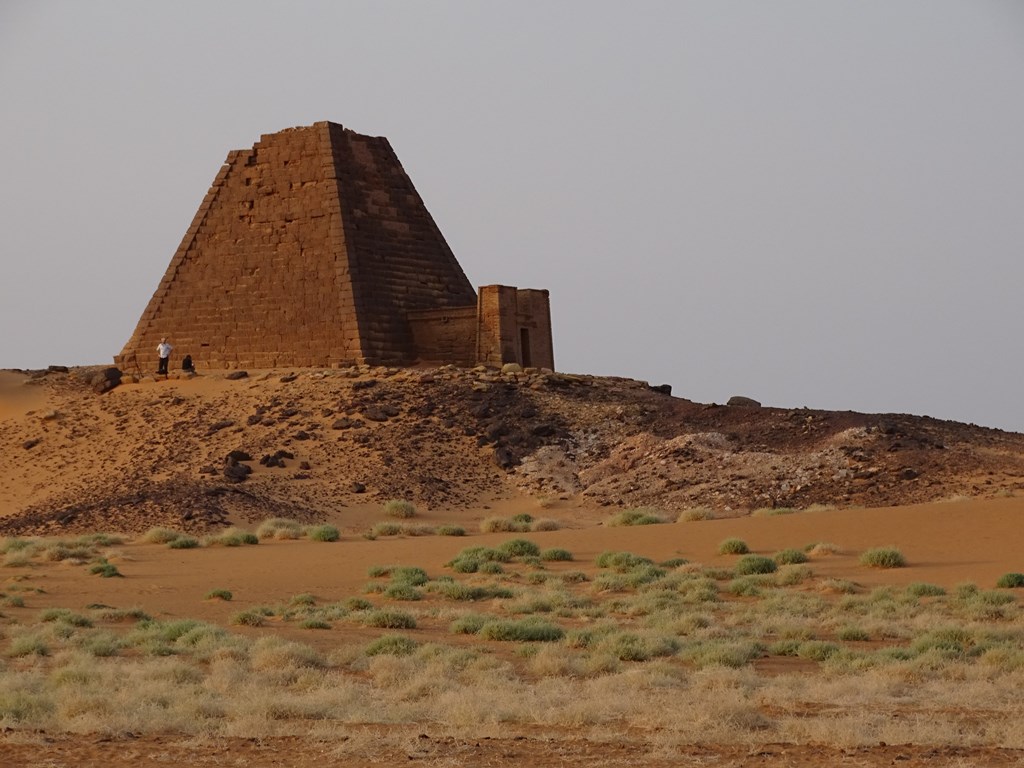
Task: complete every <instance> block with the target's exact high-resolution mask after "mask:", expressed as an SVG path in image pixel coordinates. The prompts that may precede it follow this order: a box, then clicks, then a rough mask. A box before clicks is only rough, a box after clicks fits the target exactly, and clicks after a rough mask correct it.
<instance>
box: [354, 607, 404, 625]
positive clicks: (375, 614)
mask: <svg viewBox="0 0 1024 768" xmlns="http://www.w3.org/2000/svg"><path fill="white" fill-rule="evenodd" d="M362 621H363V624H365V625H366V626H368V627H376V628H378V629H416V618H415V617H414V616H413V615H412V614H411V613H406V612H405V611H393V610H388V609H378V610H376V611H370V612H369V613H368V614H366V616H364V617H363V618H362Z"/></svg>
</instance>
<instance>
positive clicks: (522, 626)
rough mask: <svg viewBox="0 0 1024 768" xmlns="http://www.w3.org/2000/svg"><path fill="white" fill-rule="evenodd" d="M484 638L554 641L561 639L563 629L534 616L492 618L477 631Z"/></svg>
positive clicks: (509, 640)
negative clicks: (518, 618) (514, 618)
mask: <svg viewBox="0 0 1024 768" xmlns="http://www.w3.org/2000/svg"><path fill="white" fill-rule="evenodd" d="M478 634H479V635H480V637H482V638H484V639H485V640H502V641H507V642H554V641H555V640H561V639H562V637H563V636H564V635H565V631H564V630H563V629H562V628H561V627H559V626H558V625H557V624H552V623H551V622H549V621H544V620H543V619H536V618H532V617H530V618H526V619H521V620H518V621H517V620H513V619H493V620H491V621H488V622H487V623H486V624H484V625H483V626H482V627H481V628H480V631H479V632H478Z"/></svg>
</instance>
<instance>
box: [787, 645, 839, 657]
mask: <svg viewBox="0 0 1024 768" xmlns="http://www.w3.org/2000/svg"><path fill="white" fill-rule="evenodd" d="M838 652H839V646H838V645H836V644H835V643H830V642H828V641H825V640H805V641H804V642H802V643H800V645H799V646H798V647H797V649H796V655H797V656H799V657H800V658H801V659H810V660H811V661H825V660H826V659H828V658H830V657H831V656H833V655H835V654H836V653H838Z"/></svg>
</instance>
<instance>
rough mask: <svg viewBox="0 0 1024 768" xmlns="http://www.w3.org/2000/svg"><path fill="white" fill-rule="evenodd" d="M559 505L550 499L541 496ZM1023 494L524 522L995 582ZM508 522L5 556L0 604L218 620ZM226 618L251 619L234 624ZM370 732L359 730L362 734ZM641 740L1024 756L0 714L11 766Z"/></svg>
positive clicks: (897, 581) (422, 757) (941, 756)
mask: <svg viewBox="0 0 1024 768" xmlns="http://www.w3.org/2000/svg"><path fill="white" fill-rule="evenodd" d="M549 511H550V512H552V514H553V515H554V516H557V514H558V510H557V509H555V510H549ZM1022 515H1024V500H1021V499H1000V500H989V501H973V502H970V501H963V502H949V503H942V504H931V505H915V506H908V507H896V508H887V509H860V510H842V511H840V510H833V511H820V512H804V513H796V514H790V515H780V516H773V517H754V518H750V517H747V518H740V519H730V520H710V521H700V522H687V523H675V524H665V525H653V526H642V527H630V528H615V527H606V526H602V525H592V526H590V527H585V528H576V529H570V530H559V531H552V532H545V533H531V534H529V538H530V539H531V540H534V541H536V542H537V543H538V544H540V545H541V546H542V547H566V548H569V549H571V550H572V551H573V553H574V554H575V556H576V561H575V562H574V563H567V564H557V563H553V564H551V567H552V569H557V568H559V567H570V566H571V567H573V568H577V569H584V570H588V571H590V572H591V573H593V572H594V571H595V568H594V566H593V562H594V558H595V557H596V556H597V555H598V554H599V553H601V552H602V551H605V550H609V549H614V550H628V551H632V552H636V553H642V554H644V555H646V556H649V557H652V558H655V559H667V558H671V557H686V558H688V559H691V560H695V561H699V562H702V563H704V564H706V565H714V564H716V563H720V564H722V565H725V564H726V563H728V561H729V559H728V558H727V557H726V556H722V555H718V554H717V547H718V544H719V542H721V541H722V540H723V539H725V538H728V537H733V536H735V537H740V538H743V539H745V540H746V541H747V542H748V543H749V544H750V546H751V548H752V549H753V550H754V551H756V552H764V553H771V552H774V551H777V550H779V549H782V548H786V547H800V546H803V545H806V544H809V543H812V542H817V541H827V542H831V543H833V544H835V545H837V546H838V547H839V549H840V551H839V552H838V553H836V554H834V555H831V556H829V557H827V558H823V559H821V560H818V561H816V562H815V565H814V568H815V571H816V572H817V573H820V574H821V575H822V576H835V577H837V578H845V579H850V580H853V581H855V582H857V583H858V584H860V585H862V586H863V587H865V588H871V587H873V586H879V585H883V584H894V585H901V584H906V583H909V582H912V581H915V582H920V581H927V582H931V583H935V584H939V585H943V586H946V587H953V586H954V585H956V584H959V583H962V582H966V581H972V582H975V583H978V584H980V585H982V586H991V584H992V583H993V582H994V581H995V579H996V578H998V576H999V575H1001V574H1003V573H1006V572H1009V571H1020V570H1024V560H1022V558H1021V554H1020V541H1021V538H1020V521H1021V516H1022ZM508 538H509V534H486V535H485V534H476V535H472V536H470V537H465V538H452V537H439V536H433V537H413V538H384V539H378V540H375V541H368V540H365V539H362V538H359V537H353V536H347V537H345V538H344V539H343V540H342V541H340V542H336V543H331V544H323V543H315V542H310V541H306V540H289V541H274V540H269V541H264V542H262V543H261V544H260V545H259V546H256V547H239V548H203V549H196V550H184V551H183V550H171V549H168V548H166V547H163V546H159V545H154V544H146V543H141V542H128V543H126V544H124V545H122V546H120V547H118V548H117V551H116V553H115V554H114V555H113V556H112V557H111V561H112V562H116V563H117V565H118V568H119V569H120V570H121V572H122V573H123V574H124V576H125V578H123V579H106V580H100V579H96V578H95V577H92V576H89V575H87V572H86V570H85V569H84V568H82V567H81V566H73V565H70V564H64V563H60V564H53V565H50V566H46V567H38V566H35V567H31V568H24V569H22V568H11V569H5V571H6V572H5V573H4V574H3V575H4V576H5V577H6V579H7V581H8V582H11V581H14V580H17V579H19V578H22V577H29V578H30V582H31V584H32V585H33V586H36V587H40V588H41V589H42V590H43V592H42V593H39V594H36V595H33V596H31V597H29V598H28V599H27V601H26V603H27V604H26V605H25V606H24V607H23V608H5V609H4V610H5V612H7V613H8V614H9V615H11V616H12V617H15V618H17V617H18V616H20V615H22V614H24V616H25V618H26V619H28V618H29V617H31V616H33V615H35V614H36V613H37V612H38V611H39V610H40V609H42V608H46V607H69V608H72V609H80V608H82V607H84V606H87V605H89V604H92V603H97V602H102V603H105V604H109V605H117V606H138V607H141V608H142V609H144V610H146V611H147V612H149V613H151V614H152V615H154V616H157V617H160V618H173V617H190V618H197V619H202V620H205V621H209V622H214V623H219V624H223V625H228V624H229V616H230V615H231V614H232V613H235V612H237V611H238V610H241V609H244V608H246V607H249V606H254V605H259V604H270V603H275V602H279V601H287V599H288V598H289V597H290V596H293V595H295V594H300V593H312V594H314V595H316V596H317V598H318V599H322V600H325V601H329V600H340V599H343V598H344V597H345V596H348V595H352V594H358V593H360V590H361V589H362V587H363V586H364V585H365V584H366V583H367V580H368V579H367V569H368V568H369V567H370V566H372V565H380V564H405V565H419V566H421V567H423V568H425V569H426V570H427V571H428V572H431V573H435V574H440V573H442V572H444V568H443V564H444V563H445V562H446V561H447V560H448V559H450V558H451V557H452V556H453V555H454V554H455V553H456V552H458V551H459V550H460V549H462V548H464V547H466V546H469V545H494V544H497V543H499V542H500V541H504V540H507V539H508ZM878 545H894V546H897V547H899V548H900V549H902V551H903V552H904V553H905V554H906V556H907V558H908V561H909V567H907V568H904V569H897V570H885V571H880V570H874V569H869V568H865V567H864V566H861V565H859V563H858V561H857V558H858V555H859V553H860V552H861V551H862V550H864V549H866V548H869V547H873V546H878ZM212 587H218V588H226V589H230V590H231V591H232V592H233V593H234V599H233V600H232V601H231V602H230V603H223V602H220V601H211V600H206V599H204V596H205V594H206V593H207V592H208V591H209V590H210V589H211V588H212ZM275 630H276V631H279V632H281V633H282V634H284V635H285V636H291V637H292V638H293V639H299V640H302V642H305V643H309V644H313V645H317V646H319V647H320V648H321V649H324V650H328V649H329V648H330V647H331V646H332V645H333V644H336V643H339V642H350V641H352V640H369V639H370V638H371V637H372V636H373V634H374V632H373V631H372V630H368V629H365V628H362V627H336V628H335V630H332V631H331V632H321V633H313V634H312V636H311V633H309V632H308V631H306V632H303V631H301V630H299V629H292V628H290V627H285V626H281V627H279V628H275ZM233 631H238V632H243V633H258V632H261V631H263V630H257V629H248V628H240V627H233ZM432 635H433V636H436V639H439V640H442V639H443V640H444V641H445V642H449V643H451V642H453V639H452V636H451V635H447V634H446V633H445V629H444V628H443V627H442V626H440V625H439V626H431V625H429V623H428V624H425V625H424V626H422V627H421V628H420V629H418V630H417V637H422V638H426V639H429V638H430V637H431V636H432ZM368 745H369V746H368ZM638 756H642V758H643V759H642V762H643V763H644V764H645V765H649V766H655V767H657V766H690V765H692V766H767V765H788V766H820V765H837V766H866V765H892V764H900V765H906V766H925V765H927V766H974V765H985V766H1004V765H1005V766H1010V765H1021V764H1024V751H1018V750H999V749H992V748H966V747H965V748H952V747H941V748H933V747H926V746H921V745H875V746H866V747H857V748H846V749H844V748H838V747H833V746H816V745H807V744H805V745H793V744H773V743H766V744H761V745H756V746H753V747H751V746H748V745H728V744H725V745H720V744H712V745H701V744H696V745H688V746H678V745H676V746H672V747H671V748H664V749H662V748H658V747H656V746H652V742H651V734H649V733H633V732H631V731H629V730H622V731H616V730H615V729H613V728H608V729H606V730H605V732H604V733H598V734H594V733H589V732H588V733H582V732H577V731H574V730H559V729H530V728H523V727H519V726H516V727H515V731H514V732H513V733H507V732H502V731H501V730H495V731H494V732H492V733H478V734H473V735H470V736H467V735H466V734H465V733H457V732H450V731H448V730H446V729H445V728H443V727H439V726H438V725H436V724H434V725H429V724H423V725H404V726H401V725H396V726H393V727H390V728H385V727H383V726H373V725H367V726H362V727H360V726H351V725H348V726H339V730H338V732H337V737H336V738H332V739H331V740H330V741H329V742H326V741H317V740H307V739H301V738H292V737H287V738H273V739H262V740H261V739H195V738H186V737H183V736H177V735H174V734H167V735H163V736H159V735H152V734H110V735H92V736H90V735H85V736H81V735H75V736H70V735H62V734H55V733H36V732H31V731H20V730H7V731H5V732H4V733H3V734H0V761H2V764H3V765H9V766H30V765H32V766H35V765H38V766H44V765H45V766H100V765H103V766H108V765H115V766H116V765H122V764H123V765H138V764H145V765H162V764H171V763H175V762H179V761H182V760H187V761H189V762H191V763H193V764H196V765H288V766H313V765H322V764H324V763H325V762H327V763H328V764H344V765H352V766H364V765H365V766H370V765H395V764H399V763H401V764H410V763H413V764H422V765H439V766H441V765H474V766H476V765H492V766H511V765H523V764H529V765H537V766H555V765H610V766H614V765H632V764H635V762H636V761H637V758H638Z"/></svg>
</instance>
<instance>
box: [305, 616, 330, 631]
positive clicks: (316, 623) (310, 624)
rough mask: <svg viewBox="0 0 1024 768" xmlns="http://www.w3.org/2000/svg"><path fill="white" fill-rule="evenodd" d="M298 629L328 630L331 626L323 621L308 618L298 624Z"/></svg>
mask: <svg viewBox="0 0 1024 768" xmlns="http://www.w3.org/2000/svg"><path fill="white" fill-rule="evenodd" d="M299 628H300V629H330V628H331V625H330V624H328V623H327V622H326V621H324V620H323V619H318V618H315V617H310V618H308V619H303V620H302V621H300V622H299Z"/></svg>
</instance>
